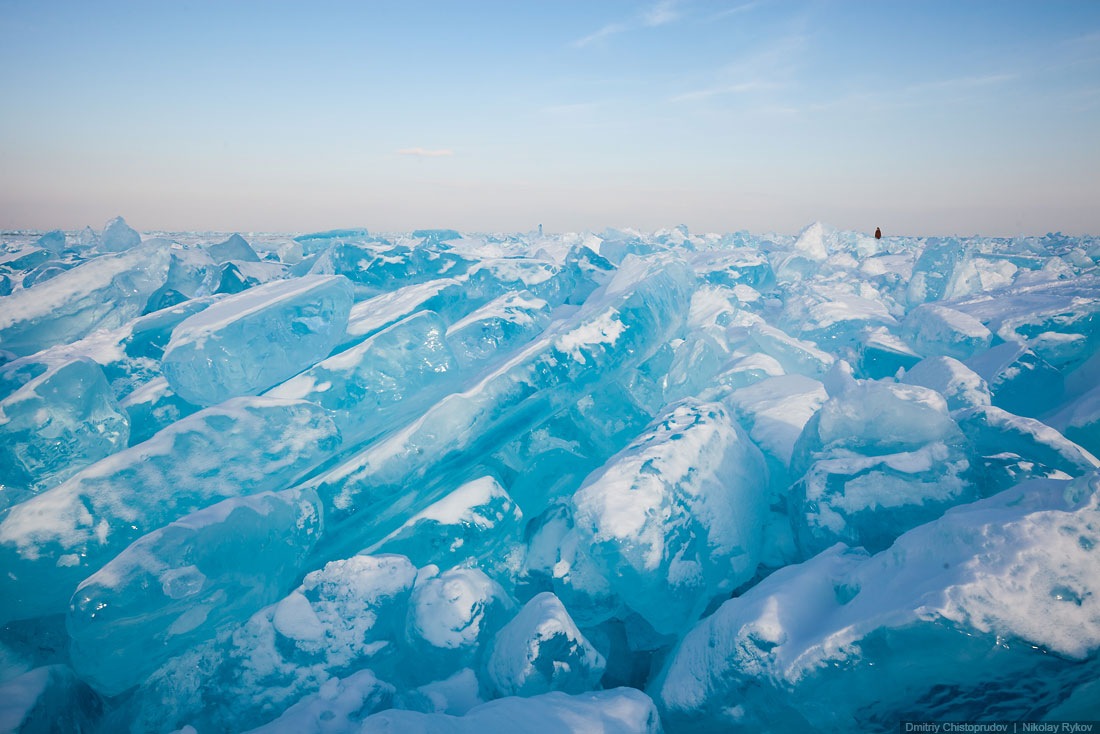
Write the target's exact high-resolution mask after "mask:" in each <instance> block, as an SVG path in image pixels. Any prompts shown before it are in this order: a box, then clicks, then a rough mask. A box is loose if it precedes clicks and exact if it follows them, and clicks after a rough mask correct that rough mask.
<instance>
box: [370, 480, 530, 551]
mask: <svg viewBox="0 0 1100 734" xmlns="http://www.w3.org/2000/svg"><path fill="white" fill-rule="evenodd" d="M522 520H523V513H522V512H521V511H520V509H519V506H518V505H516V503H515V501H513V500H512V498H511V497H510V496H509V495H508V493H507V492H506V491H504V488H503V487H502V486H500V483H499V482H498V481H496V480H495V479H494V478H493V477H490V476H483V477H478V478H477V479H473V480H471V481H469V482H466V483H465V484H463V485H462V486H460V487H458V488H457V489H455V490H454V491H453V492H450V493H449V494H447V495H444V497H443V498H442V499H440V500H439V501H438V502H435V503H433V504H431V505H429V506H428V507H426V508H424V509H423V510H421V511H420V512H418V513H416V514H415V515H413V516H412V517H410V518H409V519H408V520H406V521H405V523H404V524H403V525H402V526H401V527H399V528H398V529H397V530H395V531H393V532H392V533H390V534H389V535H387V536H386V537H385V538H383V539H382V540H380V541H379V542H377V543H375V544H374V545H372V546H371V547H369V548H367V549H366V552H369V553H398V554H401V555H403V556H408V557H409V558H410V559H411V560H412V561H413V562H414V563H415V564H416V565H417V566H427V565H428V564H434V565H437V566H439V567H440V568H449V567H451V566H455V565H457V564H458V563H460V562H462V561H464V560H466V559H477V558H481V559H486V560H493V559H495V558H497V557H498V556H502V555H504V549H503V548H502V547H501V546H504V545H506V544H507V543H509V542H514V541H515V540H518V539H520V538H521V537H522V534H523V523H522ZM494 551H497V552H496V553H494Z"/></svg>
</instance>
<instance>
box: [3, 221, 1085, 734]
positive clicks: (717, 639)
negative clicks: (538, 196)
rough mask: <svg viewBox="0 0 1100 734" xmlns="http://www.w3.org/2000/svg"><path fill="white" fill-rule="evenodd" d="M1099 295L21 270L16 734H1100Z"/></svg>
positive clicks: (427, 266)
mask: <svg viewBox="0 0 1100 734" xmlns="http://www.w3.org/2000/svg"><path fill="white" fill-rule="evenodd" d="M1098 261H1100V241H1098V240H1096V239H1095V238H1087V237H1086V238H1077V237H1067V236H1064V235H1049V236H1046V237H1041V238H1015V239H1003V238H984V237H967V238H960V237H945V238H921V237H890V236H887V237H885V238H883V239H881V240H876V239H874V238H873V237H871V236H869V235H867V234H864V233H860V232H843V231H838V230H836V229H834V228H831V227H829V226H828V225H825V224H823V223H814V224H812V225H810V226H808V227H806V228H805V229H803V230H802V231H801V232H800V233H798V234H796V235H781V234H763V235H753V234H750V233H748V232H736V233H732V234H699V233H693V232H691V231H689V230H688V228H687V227H685V226H683V225H681V226H677V227H673V228H670V229H664V230H659V231H656V232H651V233H647V232H641V231H638V230H634V229H607V230H604V231H602V232H598V233H570V234H543V233H542V232H541V231H538V232H529V233H517V234H500V233H461V232H458V231H455V230H449V229H433V230H428V229H424V230H416V231H414V232H411V233H381V232H376V231H374V230H370V231H368V230H366V229H341V230H330V231H327V232H316V233H310V234H305V235H297V236H295V235H293V234H278V235H266V234H259V233H251V234H248V235H247V240H246V239H245V237H242V236H241V235H239V234H230V233H209V232H202V233H199V232H191V233H171V234H163V233H162V234H159V235H156V236H147V237H146V238H145V239H144V240H143V239H142V235H140V234H139V233H138V232H136V231H135V230H133V229H132V228H131V227H129V225H127V224H126V223H125V222H124V221H123V220H121V219H116V220H112V221H111V222H108V223H107V226H105V227H104V228H103V229H102V230H92V229H91V228H88V229H85V230H84V231H81V232H62V231H58V230H55V231H51V232H38V233H20V234H15V235H11V234H5V235H4V242H2V243H0V293H2V294H3V295H0V438H2V439H3V440H2V441H0V722H2V724H3V726H0V729H3V728H6V729H11V730H15V731H21V732H31V731H40V730H43V729H45V730H49V729H50V727H51V726H52V727H54V728H62V729H72V730H76V729H78V728H79V729H80V730H82V731H89V732H96V733H99V732H132V733H134V734H137V733H138V732H156V733H157V734H162V733H163V732H168V731H179V732H190V733H193V734H208V733H209V732H221V731H251V730H256V731H268V732H273V731H317V732H349V733H350V732H365V731H476V732H479V734H480V733H481V732H496V731H514V730H520V731H554V732H557V731H589V730H591V731H609V732H610V731H628V732H657V731H666V732H670V733H672V734H675V732H693V731H708V730H714V731H762V730H767V731H777V732H785V731H802V730H805V729H808V728H813V729H819V730H822V731H827V730H860V731H864V730H888V729H889V730H892V729H894V728H896V726H897V721H898V720H899V719H902V718H913V719H922V718H927V717H929V716H932V717H935V718H939V719H954V720H962V719H973V718H978V719H982V718H986V719H998V720H1020V719H1042V718H1048V719H1058V718H1062V719H1089V718H1091V719H1095V718H1097V717H1100V711H1098V709H1097V707H1096V704H1095V701H1096V700H1097V695H1096V692H1097V690H1098V689H1097V681H1098V680H1100V633H1098V632H1097V620H1098V619H1100V615H1098V614H1097V610H1096V599H1097V594H1098V592H1097V589H1096V586H1097V583H1098V580H1097V574H1096V568H1097V563H1096V557H1095V554H1096V552H1097V551H1096V548H1097V542H1098V541H1100V538H1097V537H1096V528H1097V526H1098V524H1100V520H1098V519H1097V503H1098V501H1100V500H1098V497H1100V478H1098V477H1100V474H1098V472H1100V459H1097V456H1096V452H1097V451H1098V450H1100V439H1098V438H1097V425H1098V424H1100V419H1098V416H1100V409H1098V408H1097V405H1098V404H1100V399H1098V398H1097V395H1098V394H1100V393H1098V388H1097V384H1098V381H1100V349H1098V347H1100V320H1098V318H1097V314H1098V313H1100V270H1098V268H1097V262H1098Z"/></svg>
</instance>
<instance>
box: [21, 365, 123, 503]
mask: <svg viewBox="0 0 1100 734" xmlns="http://www.w3.org/2000/svg"><path fill="white" fill-rule="evenodd" d="M0 396H2V398H0V484H4V485H8V486H13V487H22V488H33V489H42V488H45V487H48V486H51V485H54V484H58V483H59V482H61V481H63V480H64V479H67V478H68V477H70V476H72V475H73V474H75V473H76V472H78V471H79V470H80V469H82V468H84V467H85V466H87V465H89V464H93V463H95V462H96V461H99V460H100V459H102V458H104V457H105V456H109V455H110V454H112V453H114V452H115V451H119V450H120V449H122V448H125V446H126V443H127V438H128V437H129V431H130V421H129V417H128V416H127V414H126V413H125V412H124V411H123V409H122V408H121V407H120V406H119V404H118V401H117V400H116V399H115V396H114V393H112V392H111V388H110V386H109V385H108V384H107V378H106V377H104V376H103V370H102V369H101V368H100V367H99V365H98V364H96V363H95V362H93V361H92V360H90V359H88V358H86V357H81V358H77V359H73V360H70V361H66V362H62V363H60V364H42V363H25V362H22V361H21V360H16V361H15V362H10V363H8V364H7V365H4V366H3V367H0Z"/></svg>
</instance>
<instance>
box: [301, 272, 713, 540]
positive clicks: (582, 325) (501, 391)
mask: <svg viewBox="0 0 1100 734" xmlns="http://www.w3.org/2000/svg"><path fill="white" fill-rule="evenodd" d="M690 286H691V274H690V273H689V272H688V271H687V269H686V267H685V266H684V265H683V264H682V263H681V262H679V261H677V260H668V259H665V260H657V261H648V262H647V261H643V260H633V261H630V262H628V263H627V264H625V265H624V267H623V268H621V269H620V270H619V272H618V273H617V274H616V276H615V278H614V279H613V280H612V281H611V282H610V283H609V284H608V285H607V286H606V287H605V289H604V290H603V291H602V292H597V293H596V294H594V295H593V297H592V298H590V299H589V301H588V302H587V303H586V305H585V306H584V307H583V308H582V309H581V310H580V312H578V313H577V314H576V315H574V316H573V317H572V318H570V319H568V320H566V321H562V322H559V323H557V324H556V325H555V326H552V327H551V328H550V329H548V330H547V331H546V332H545V333H544V334H543V335H542V336H541V337H539V338H538V339H536V340H535V341H534V342H532V343H531V344H530V345H528V346H526V347H524V348H523V349H521V350H519V351H518V352H517V353H516V354H515V355H514V356H513V357H512V358H511V359H509V360H508V361H507V362H505V363H503V364H501V365H500V366H498V367H495V368H494V369H493V370H491V371H490V372H488V373H486V374H484V375H482V376H481V378H480V380H479V382H477V383H476V384H475V385H473V386H471V387H469V388H468V389H467V390H465V391H463V392H460V393H453V394H451V395H448V396H447V397H445V398H444V399H442V400H441V401H440V402H439V403H437V404H436V405H434V406H432V407H431V408H430V409H428V410H427V411H426V412H425V413H424V414H423V415H422V416H420V417H419V418H417V419H416V420H415V421H414V422H413V423H411V424H410V425H408V426H407V427H405V428H403V429H400V430H399V431H397V432H395V433H394V434H392V435H390V436H388V437H385V438H383V439H381V440H379V441H377V442H375V443H373V444H371V445H369V446H368V447H367V448H365V449H364V450H363V451H361V452H359V453H357V454H355V455H353V456H352V457H350V458H349V459H348V460H347V461H345V462H344V463H343V464H342V465H340V466H338V467H336V468H334V469H332V470H331V471H329V472H326V473H325V474H322V475H321V476H319V477H318V478H317V479H316V480H313V486H315V487H316V488H317V490H318V493H319V494H320V495H321V497H322V499H323V500H324V502H325V506H326V511H327V512H328V513H329V515H328V518H327V520H329V522H328V523H327V530H326V533H327V538H328V539H329V542H323V544H322V548H321V551H322V552H323V553H325V554H326V555H327V558H332V557H341V556H345V555H347V554H349V553H352V552H355V551H356V550H358V549H360V548H362V547H364V546H366V545H369V544H370V543H373V542H376V541H378V540H380V539H381V538H382V537H385V535H387V534H388V533H390V532H392V531H393V530H394V529H395V528H396V527H397V526H399V525H400V524H401V523H402V522H403V521H404V519H405V518H407V517H408V516H409V515H410V514H414V513H415V512H417V511H419V510H420V509H423V508H424V507H426V506H427V505H429V504H431V502H433V501H435V500H436V499H438V498H439V497H440V496H441V495H442V494H443V493H444V492H446V491H448V490H449V489H450V488H451V487H453V484H452V485H450V486H447V485H446V484H444V485H443V486H439V487H436V486H433V485H432V484H431V483H430V480H431V479H433V478H435V477H433V475H432V472H433V471H436V472H439V471H440V470H441V469H442V467H444V466H446V469H445V471H443V472H442V474H443V475H445V478H446V479H448V480H449V481H453V477H454V476H456V475H457V476H461V472H462V471H463V467H464V466H465V467H468V466H469V465H470V464H471V463H472V462H473V461H475V460H476V459H477V457H479V456H481V455H482V454H485V453H489V452H490V451H491V450H493V449H494V448H496V447H498V446H499V445H501V444H503V443H505V442H506V441H507V440H509V439H510V438H511V437H512V436H514V435H515V434H516V433H518V432H519V431H520V429H521V428H523V427H525V426H531V425H532V424H533V423H535V422H537V421H539V420H540V419H541V418H542V417H544V416H545V415H547V414H548V413H552V412H554V411H556V410H557V409H559V408H561V407H564V406H566V405H569V404H571V403H573V402H575V401H576V400H578V399H579V398H581V397H582V396H584V395H585V394H586V393H588V392H589V391H591V390H594V389H596V387H597V386H598V385H600V384H602V383H605V382H607V381H609V380H611V379H613V378H614V377H615V376H616V375H617V374H619V373H621V372H622V371H623V370H625V369H627V368H629V367H631V366H633V365H635V364H637V363H638V362H639V361H641V360H642V359H644V358H645V357H646V356H648V354H650V353H651V352H652V351H653V350H655V349H656V348H657V346H658V345H659V344H661V343H662V342H663V341H665V340H667V339H668V337H669V336H670V335H671V334H672V333H673V331H674V330H675V329H677V328H679V326H680V325H681V324H682V323H683V320H684V317H685V315H686V312H687V307H688V290H689V288H690ZM441 478H444V477H441ZM410 489H411V490H412V491H410ZM361 512H368V513H370V516H372V517H373V522H372V523H370V524H364V523H360V522H356V521H355V520H354V518H355V516H356V515H357V514H358V513H361ZM330 543H331V545H330ZM328 554H331V555H328Z"/></svg>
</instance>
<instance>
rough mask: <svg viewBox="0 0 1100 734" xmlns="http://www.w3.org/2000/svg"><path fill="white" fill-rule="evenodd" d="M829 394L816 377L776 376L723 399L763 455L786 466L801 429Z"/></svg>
mask: <svg viewBox="0 0 1100 734" xmlns="http://www.w3.org/2000/svg"><path fill="white" fill-rule="evenodd" d="M828 397H829V396H828V394H826V392H825V386H824V385H822V384H821V382H819V381H818V380H814V379H812V378H809V377H803V376H802V375H778V376H775V377H766V378H764V379H762V380H760V381H759V382H756V383H754V384H752V385H747V386H745V387H742V388H739V389H737V390H734V391H733V392H732V393H730V394H729V396H727V397H726V398H725V399H724V400H723V402H724V403H725V404H726V405H729V406H730V407H732V408H733V409H734V411H736V413H737V416H738V417H739V418H740V419H741V420H742V421H743V422H744V424H745V425H746V427H747V428H748V431H749V437H750V438H752V440H753V441H754V442H755V443H756V445H757V446H759V447H760V448H761V450H763V451H764V455H765V456H766V457H769V458H770V459H772V460H773V461H775V462H777V463H778V464H779V466H782V467H788V466H790V463H791V454H792V453H793V452H794V445H795V442H796V441H798V437H799V436H800V435H802V429H803V428H804V427H805V426H806V423H807V422H808V421H809V420H810V418H813V416H814V414H815V413H817V411H818V409H819V408H821V406H822V405H823V404H824V403H825V400H826V399H828Z"/></svg>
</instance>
